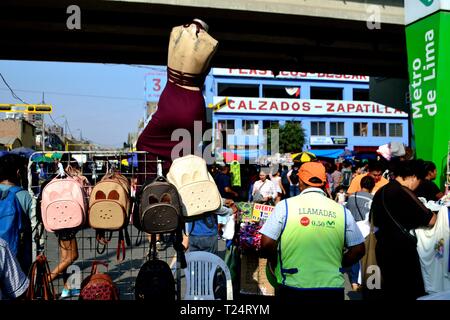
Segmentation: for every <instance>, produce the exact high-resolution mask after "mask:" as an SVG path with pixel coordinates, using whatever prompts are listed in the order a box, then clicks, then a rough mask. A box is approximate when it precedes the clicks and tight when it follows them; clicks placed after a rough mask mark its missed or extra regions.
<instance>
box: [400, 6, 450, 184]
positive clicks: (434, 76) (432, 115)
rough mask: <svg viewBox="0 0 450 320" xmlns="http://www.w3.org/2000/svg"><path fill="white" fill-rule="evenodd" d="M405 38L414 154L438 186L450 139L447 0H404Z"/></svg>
mask: <svg viewBox="0 0 450 320" xmlns="http://www.w3.org/2000/svg"><path fill="white" fill-rule="evenodd" d="M405 19H406V42H407V50H408V71H409V80H410V97H411V114H412V119H413V132H414V137H413V140H414V142H415V148H416V152H417V157H418V158H422V159H424V160H431V161H433V162H434V163H435V164H436V167H437V171H438V175H437V178H436V181H435V182H436V183H437V184H438V186H440V188H441V189H442V188H443V186H444V181H445V173H446V170H447V154H448V142H449V141H450V0H441V1H436V0H406V1H405Z"/></svg>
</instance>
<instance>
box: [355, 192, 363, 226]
mask: <svg viewBox="0 0 450 320" xmlns="http://www.w3.org/2000/svg"><path fill="white" fill-rule="evenodd" d="M357 194H358V192H355V206H356V209H357V210H358V213H359V217H360V218H361V220H364V219H365V218H366V217H363V215H362V213H361V210H359V206H358V197H357Z"/></svg>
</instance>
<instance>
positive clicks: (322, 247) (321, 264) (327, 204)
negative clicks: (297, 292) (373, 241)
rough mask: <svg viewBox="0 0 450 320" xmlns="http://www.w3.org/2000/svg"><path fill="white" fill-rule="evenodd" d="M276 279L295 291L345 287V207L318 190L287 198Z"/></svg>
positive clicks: (279, 243)
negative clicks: (343, 264) (343, 263)
mask: <svg viewBox="0 0 450 320" xmlns="http://www.w3.org/2000/svg"><path fill="white" fill-rule="evenodd" d="M284 205H286V224H285V227H284V229H283V231H282V234H281V238H280V241H279V242H278V263H277V266H276V268H275V276H276V278H277V281H278V283H279V284H282V285H285V286H289V287H293V288H343V287H344V275H343V273H341V272H340V268H341V266H342V257H343V249H344V242H345V211H344V207H343V206H342V205H340V204H338V203H336V202H334V201H333V200H331V199H328V198H327V197H326V196H325V194H324V193H322V192H320V191H318V190H311V191H308V190H305V191H304V192H303V193H302V194H301V195H300V196H298V197H294V198H290V199H287V200H286V201H285V203H284Z"/></svg>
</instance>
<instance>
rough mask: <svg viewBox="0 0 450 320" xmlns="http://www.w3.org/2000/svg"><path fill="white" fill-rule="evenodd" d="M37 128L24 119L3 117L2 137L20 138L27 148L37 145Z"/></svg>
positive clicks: (1, 122)
mask: <svg viewBox="0 0 450 320" xmlns="http://www.w3.org/2000/svg"><path fill="white" fill-rule="evenodd" d="M35 136H36V128H35V126H33V125H32V124H31V123H29V122H28V121H26V120H24V119H11V118H8V119H1V120H0V137H9V138H14V139H16V138H17V139H19V140H20V142H21V146H23V147H27V148H35V147H36V139H35Z"/></svg>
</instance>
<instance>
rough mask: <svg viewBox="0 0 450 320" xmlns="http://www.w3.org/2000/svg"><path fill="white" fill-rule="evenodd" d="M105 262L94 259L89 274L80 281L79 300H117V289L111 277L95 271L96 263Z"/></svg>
mask: <svg viewBox="0 0 450 320" xmlns="http://www.w3.org/2000/svg"><path fill="white" fill-rule="evenodd" d="M98 264H102V265H104V266H105V267H108V265H107V264H105V263H103V262H100V261H94V262H92V268H91V273H90V275H89V276H88V277H87V278H86V279H84V280H83V282H82V283H81V290H80V298H79V299H80V300H108V301H111V300H119V290H118V289H117V287H116V285H115V284H114V282H113V281H112V279H111V277H110V276H109V275H107V274H104V273H99V272H98V271H97V265H98Z"/></svg>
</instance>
